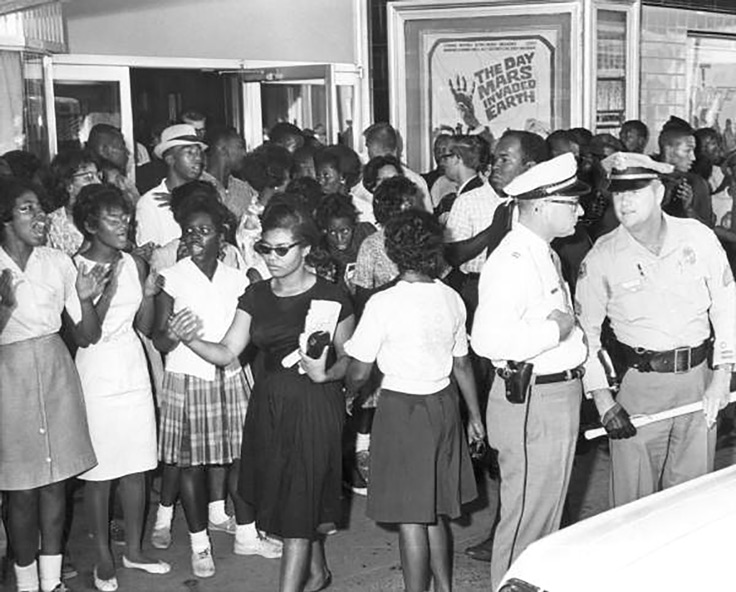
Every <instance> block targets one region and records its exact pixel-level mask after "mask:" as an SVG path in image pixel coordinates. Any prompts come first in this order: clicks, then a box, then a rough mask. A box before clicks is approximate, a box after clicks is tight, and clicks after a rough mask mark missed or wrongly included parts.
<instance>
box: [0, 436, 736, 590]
mask: <svg viewBox="0 0 736 592" xmlns="http://www.w3.org/2000/svg"><path fill="white" fill-rule="evenodd" d="M734 462H736V446H735V445H734V438H730V439H728V438H727V439H725V440H724V439H722V440H721V442H720V446H719V451H718V453H717V455H716V468H722V467H725V466H728V465H730V464H733V463H734ZM608 468H609V456H608V450H607V445H606V441H605V440H604V439H601V440H599V441H598V442H597V443H595V444H593V445H592V446H590V448H589V449H588V450H587V451H585V452H583V453H581V454H578V456H577V457H576V459H575V466H574V468H573V477H572V483H571V486H570V493H569V496H568V500H567V509H566V517H565V521H566V522H567V523H572V522H575V521H578V520H580V519H583V518H586V517H589V516H592V515H594V514H597V513H599V512H601V511H604V510H606V509H608ZM479 488H480V497H479V499H478V500H476V501H475V502H473V503H472V504H469V505H468V506H466V508H465V514H464V515H463V517H462V518H461V519H459V520H457V521H455V522H453V524H452V532H453V535H454V541H455V555H454V557H455V566H454V590H455V592H476V591H481V590H482V591H484V592H487V591H488V590H489V586H490V575H489V569H490V566H489V564H488V563H482V562H478V561H474V560H472V559H470V558H468V557H467V556H466V555H465V554H464V553H463V551H464V549H465V548H466V547H467V546H469V545H471V544H474V543H476V542H479V541H480V540H482V539H484V538H485V537H486V536H487V534H488V531H489V528H490V525H491V524H492V521H493V518H494V516H495V512H496V507H497V503H498V484H497V482H496V481H494V480H492V479H490V478H488V477H487V476H486V475H483V476H481V477H480V478H479ZM365 501H366V500H365V498H363V497H360V496H352V495H351V496H350V497H348V496H347V494H346V497H345V500H344V503H345V514H344V515H345V516H346V522H345V523H344V524H342V525H340V530H339V531H338V533H337V534H335V535H332V536H329V537H328V539H327V543H326V551H327V560H328V564H329V567H330V570H331V571H332V574H333V583H332V586H331V587H330V588H329V590H330V591H331V592H358V591H360V592H393V591H401V590H403V581H402V578H401V568H400V562H399V549H398V534H397V532H396V531H395V530H393V529H389V528H386V527H383V526H379V525H377V524H376V523H374V522H373V521H371V520H369V519H368V518H366V516H365ZM151 510H152V511H151V512H150V513H149V523H148V529H147V531H146V533H147V535H146V536H147V537H148V535H149V533H150V528H151V523H152V520H153V515H154V513H155V508H154V507H153V506H152V507H151ZM173 538H174V544H173V545H172V547H171V548H170V549H168V550H166V551H158V550H155V549H152V548H151V547H150V543H149V542H148V538H146V541H145V542H146V544H145V548H146V550H147V552H148V553H150V555H152V556H153V557H156V558H159V559H163V560H165V561H167V562H169V563H171V564H172V567H173V569H172V571H171V573H169V574H167V575H164V576H151V575H148V574H145V573H142V572H139V571H136V570H129V569H123V568H122V567H119V569H118V572H117V576H118V581H119V584H120V588H119V589H120V591H121V592H126V591H131V592H236V591H237V592H271V591H275V590H277V588H278V577H279V561H278V560H268V559H263V558H261V557H242V556H237V555H234V554H233V553H232V544H233V537H232V536H230V535H227V534H224V533H214V534H212V542H213V546H214V558H215V563H216V566H217V573H216V575H215V576H214V577H213V578H209V579H206V580H200V579H197V578H195V577H194V576H193V575H192V573H191V568H190V564H189V540H188V536H187V530H186V525H185V522H184V515H183V511H182V510H181V507H180V506H178V507H177V510H176V513H175V520H174V529H173ZM114 547H115V548H114V551H115V554H116V556H117V558H118V565H120V557H121V555H122V552H123V549H124V547H122V546H114ZM70 551H71V557H72V560H73V561H74V563H75V565H76V566H77V569H78V570H79V576H77V577H76V578H73V579H71V580H69V581H68V584H69V586H70V587H71V588H72V589H73V590H74V591H76V592H82V591H91V590H94V585H93V583H92V568H93V565H92V561H93V556H94V554H93V549H92V540H91V539H90V538H89V536H88V535H87V533H86V526H85V516H84V508H83V505H82V502H81V496H78V497H77V501H76V504H75V508H74V524H73V531H72V538H71V541H70ZM1 553H2V549H0V554H1ZM10 571H11V572H12V569H11V570H10ZM0 590H1V591H2V592H6V591H7V592H12V591H13V590H14V587H13V586H12V585H11V582H10V580H9V579H7V578H6V579H5V581H4V582H1V583H0Z"/></svg>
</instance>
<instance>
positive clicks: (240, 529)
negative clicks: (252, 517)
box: [235, 521, 258, 543]
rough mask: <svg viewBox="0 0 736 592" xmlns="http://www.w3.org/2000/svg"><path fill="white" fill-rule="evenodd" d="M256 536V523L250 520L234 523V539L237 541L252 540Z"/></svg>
mask: <svg viewBox="0 0 736 592" xmlns="http://www.w3.org/2000/svg"><path fill="white" fill-rule="evenodd" d="M257 538H258V530H256V523H255V521H254V522H251V523H250V524H236V525H235V540H236V541H238V542H241V543H243V542H245V541H252V540H254V539H257Z"/></svg>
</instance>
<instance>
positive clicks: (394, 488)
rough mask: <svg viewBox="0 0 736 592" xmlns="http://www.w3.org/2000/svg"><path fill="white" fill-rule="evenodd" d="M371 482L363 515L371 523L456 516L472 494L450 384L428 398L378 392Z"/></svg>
mask: <svg viewBox="0 0 736 592" xmlns="http://www.w3.org/2000/svg"><path fill="white" fill-rule="evenodd" d="M370 476H371V479H370V485H369V487H368V505H367V508H366V514H367V515H368V517H369V518H372V519H373V520H375V521H376V522H392V523H402V524H408V523H418V524H433V523H435V522H436V521H437V516H439V515H445V516H448V517H449V518H457V517H458V516H460V507H461V505H462V504H464V503H467V502H470V501H472V500H473V499H475V497H476V495H477V490H476V486H475V478H474V475H473V467H472V464H471V460H470V455H469V453H468V446H467V443H466V439H465V433H464V430H463V426H462V422H461V420H460V411H459V407H458V395H457V388H456V387H455V385H454V383H452V384H450V385H449V386H447V387H446V388H444V389H443V390H441V391H439V392H438V393H434V394H432V395H407V394H404V393H399V392H396V391H391V390H387V389H384V390H382V391H381V398H380V400H379V402H378V409H377V410H376V416H375V418H374V420H373V430H372V435H371V455H370Z"/></svg>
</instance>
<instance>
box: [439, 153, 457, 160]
mask: <svg viewBox="0 0 736 592" xmlns="http://www.w3.org/2000/svg"><path fill="white" fill-rule="evenodd" d="M452 156H455V153H454V152H445V153H444V154H440V160H445V159H446V158H450V157H452Z"/></svg>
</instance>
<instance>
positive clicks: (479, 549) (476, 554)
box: [465, 536, 493, 563]
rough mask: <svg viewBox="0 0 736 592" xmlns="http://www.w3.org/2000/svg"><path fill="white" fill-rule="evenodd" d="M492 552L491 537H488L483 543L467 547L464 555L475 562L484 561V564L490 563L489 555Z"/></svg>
mask: <svg viewBox="0 0 736 592" xmlns="http://www.w3.org/2000/svg"><path fill="white" fill-rule="evenodd" d="M492 551H493V537H492V536H490V537H488V538H487V539H485V540H484V541H481V542H480V543H478V544H477V545H473V546H472V547H468V548H467V549H465V554H466V555H467V556H468V557H470V558H472V559H475V560H477V561H485V562H486V563H490V562H491V553H492Z"/></svg>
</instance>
